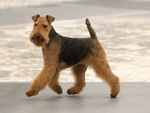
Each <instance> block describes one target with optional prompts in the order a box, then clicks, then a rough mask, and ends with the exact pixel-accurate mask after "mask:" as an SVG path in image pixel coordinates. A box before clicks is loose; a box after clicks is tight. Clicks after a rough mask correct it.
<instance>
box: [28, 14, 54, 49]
mask: <svg viewBox="0 0 150 113" xmlns="http://www.w3.org/2000/svg"><path fill="white" fill-rule="evenodd" d="M32 20H33V21H34V25H33V30H32V32H31V34H30V41H31V42H32V43H33V44H35V45H36V46H38V47H42V46H44V45H46V44H48V42H49V33H50V31H51V28H52V26H51V23H52V22H53V21H54V20H55V18H54V17H52V16H50V15H47V16H46V17H41V16H40V15H39V14H38V15H34V16H32Z"/></svg>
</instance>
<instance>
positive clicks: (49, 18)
mask: <svg viewBox="0 0 150 113" xmlns="http://www.w3.org/2000/svg"><path fill="white" fill-rule="evenodd" d="M46 18H47V21H48V22H49V23H52V22H53V21H54V20H55V17H53V16H50V15H46Z"/></svg>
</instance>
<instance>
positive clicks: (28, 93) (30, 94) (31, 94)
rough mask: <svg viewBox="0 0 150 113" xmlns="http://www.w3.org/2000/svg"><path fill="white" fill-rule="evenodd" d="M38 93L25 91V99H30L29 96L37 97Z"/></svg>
mask: <svg viewBox="0 0 150 113" xmlns="http://www.w3.org/2000/svg"><path fill="white" fill-rule="evenodd" d="M37 94H38V92H37V91H26V96H27V97H31V96H34V95H37Z"/></svg>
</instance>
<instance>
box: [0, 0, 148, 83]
mask: <svg viewBox="0 0 150 113" xmlns="http://www.w3.org/2000/svg"><path fill="white" fill-rule="evenodd" d="M149 6H150V0H0V82H29V81H32V80H33V79H34V78H35V77H36V76H37V74H38V73H40V71H41V69H42V66H43V58H42V52H41V48H37V47H35V46H34V45H33V44H32V43H30V41H29V35H30V32H31V30H32V26H33V22H32V20H31V16H33V15H35V14H40V15H42V16H45V15H52V16H54V17H55V18H56V20H55V21H54V23H53V26H54V28H55V29H56V31H57V32H58V33H60V34H61V35H65V36H72V37H79V38H80V37H89V33H88V31H87V29H86V25H85V18H87V17H88V18H89V19H90V21H91V23H92V26H93V27H94V29H95V30H96V32H97V35H98V37H99V41H100V42H101V43H102V45H103V47H104V48H105V51H106V53H107V57H108V60H109V64H110V66H111V68H112V70H113V72H114V73H115V74H116V75H118V76H119V77H120V80H121V81H122V82H150V7H149ZM71 74H72V73H71V72H70V70H69V69H66V70H64V71H62V72H61V76H60V81H61V82H71V81H73V77H72V76H71ZM86 81H87V82H97V81H100V80H99V78H97V77H96V74H95V73H94V72H93V71H92V69H90V68H89V69H88V71H87V72H86Z"/></svg>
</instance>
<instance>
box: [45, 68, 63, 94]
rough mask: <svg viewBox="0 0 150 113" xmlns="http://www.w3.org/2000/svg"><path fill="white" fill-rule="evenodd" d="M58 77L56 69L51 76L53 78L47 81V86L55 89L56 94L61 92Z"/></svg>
mask: <svg viewBox="0 0 150 113" xmlns="http://www.w3.org/2000/svg"><path fill="white" fill-rule="evenodd" d="M58 78H59V71H56V73H55V75H54V76H53V78H52V79H51V80H50V81H49V83H48V86H49V87H50V88H51V89H52V90H53V91H55V92H56V93H57V94H62V88H61V86H60V85H59V82H58Z"/></svg>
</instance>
